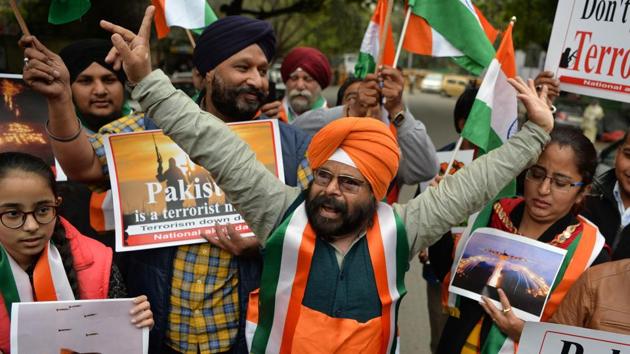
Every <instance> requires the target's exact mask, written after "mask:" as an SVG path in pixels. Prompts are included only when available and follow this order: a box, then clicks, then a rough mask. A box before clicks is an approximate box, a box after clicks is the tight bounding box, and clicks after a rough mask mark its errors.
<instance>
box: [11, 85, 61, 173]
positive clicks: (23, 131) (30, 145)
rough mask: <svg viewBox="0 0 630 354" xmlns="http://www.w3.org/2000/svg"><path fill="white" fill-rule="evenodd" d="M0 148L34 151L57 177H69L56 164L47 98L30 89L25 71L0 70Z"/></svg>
mask: <svg viewBox="0 0 630 354" xmlns="http://www.w3.org/2000/svg"><path fill="white" fill-rule="evenodd" d="M0 91H2V96H3V103H2V105H1V107H0V152H5V151H20V152H25V153H28V154H31V155H35V156H37V157H39V158H41V159H42V160H44V161H45V162H46V163H47V164H49V165H50V166H51V167H53V166H56V168H57V171H58V172H59V173H58V174H57V179H58V180H65V179H66V177H65V175H64V174H63V172H62V171H61V169H60V168H59V167H58V165H56V162H55V157H54V155H53V152H52V148H51V147H50V140H49V138H48V134H46V130H45V128H44V127H45V125H46V120H47V119H48V103H47V102H46V98H45V97H44V96H42V95H40V94H39V93H37V92H35V91H33V90H31V89H30V88H29V87H28V85H26V83H25V82H24V80H22V75H15V74H0Z"/></svg>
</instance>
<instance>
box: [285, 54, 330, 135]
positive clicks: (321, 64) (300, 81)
mask: <svg viewBox="0 0 630 354" xmlns="http://www.w3.org/2000/svg"><path fill="white" fill-rule="evenodd" d="M280 72H281V74H282V81H284V84H285V85H286V90H287V91H286V94H285V96H284V98H283V100H282V108H281V109H280V113H279V117H280V119H282V120H283V121H285V122H287V123H291V122H293V119H295V118H296V117H297V116H299V115H300V114H302V113H304V112H307V111H310V110H311V109H317V108H322V107H326V106H327V102H326V99H325V98H324V96H322V90H323V89H325V88H326V87H328V85H329V84H330V79H331V77H332V72H331V71H330V63H329V62H328V59H327V58H326V56H325V55H324V54H323V53H322V52H320V51H319V50H317V49H315V48H309V47H300V48H295V49H293V50H291V51H290V52H289V54H287V56H286V57H285V58H284V60H283V61H282V67H281V68H280Z"/></svg>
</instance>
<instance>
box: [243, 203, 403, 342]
mask: <svg viewBox="0 0 630 354" xmlns="http://www.w3.org/2000/svg"><path fill="white" fill-rule="evenodd" d="M365 237H366V238H367V244H368V249H369V253H370V260H371V262H372V267H373V270H374V278H375V281H376V288H377V291H378V294H379V298H380V300H381V306H382V311H381V317H380V329H381V333H382V340H381V341H379V342H380V343H381V347H380V348H374V352H375V353H396V352H398V351H399V345H398V328H397V319H398V307H399V304H400V300H401V299H402V297H403V296H404V295H405V293H406V292H407V291H406V289H405V286H404V275H405V272H406V271H407V270H408V268H409V245H408V242H407V236H406V233H405V229H404V225H403V223H402V222H401V220H400V219H399V218H398V216H397V215H396V214H395V213H394V210H393V209H392V208H391V207H390V206H389V205H387V204H385V203H379V206H378V210H377V213H376V215H375V219H374V226H373V227H372V228H371V229H370V230H368V232H367V235H366V236H365ZM315 238H316V236H315V233H314V231H313V229H312V228H311V226H310V225H309V224H308V219H307V216H306V210H305V204H304V203H302V204H300V205H299V206H298V207H297V208H296V210H295V211H294V212H293V213H292V214H291V215H289V216H288V217H287V218H286V219H285V221H284V222H283V223H282V224H281V225H280V227H279V228H278V229H277V230H276V231H275V232H274V233H273V234H272V235H271V236H270V238H269V239H268V241H267V244H266V245H265V252H264V257H265V258H264V264H265V266H264V269H263V274H262V280H261V284H262V285H261V288H260V300H259V301H258V302H255V301H254V302H251V301H250V306H249V309H248V316H247V326H246V333H247V335H246V336H247V341H248V346H249V349H250V352H252V353H289V352H291V349H292V348H293V347H294V346H295V343H293V337H294V334H295V329H296V327H297V326H298V322H299V321H300V313H302V312H303V309H302V300H303V298H304V291H305V289H306V283H307V280H308V275H309V271H310V267H311V260H312V256H313V252H314V250H315V241H316V239H315ZM256 305H258V306H256ZM301 325H303V324H301ZM309 325H316V324H309Z"/></svg>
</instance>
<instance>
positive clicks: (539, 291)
mask: <svg viewBox="0 0 630 354" xmlns="http://www.w3.org/2000/svg"><path fill="white" fill-rule="evenodd" d="M565 255H566V250H564V249H561V248H558V247H555V246H551V245H549V244H546V243H543V242H539V241H536V240H532V239H530V238H527V237H523V236H519V235H514V234H510V233H507V232H504V231H501V230H497V229H493V228H485V227H484V228H478V229H476V230H475V231H474V232H473V233H472V235H470V237H469V238H468V239H467V240H466V245H465V246H464V250H463V252H462V255H461V257H459V259H458V260H457V268H456V271H455V272H454V274H453V276H452V278H451V283H450V285H449V289H448V290H449V291H450V292H453V293H455V294H457V295H461V296H465V297H467V298H470V299H473V300H476V301H481V296H482V295H483V296H485V297H487V298H488V299H490V301H492V303H493V304H494V305H495V306H496V307H497V308H499V309H500V308H501V307H502V306H501V303H500V301H499V293H498V289H499V288H500V289H502V290H503V291H504V292H505V295H506V296H507V298H508V300H509V301H510V305H511V306H512V309H513V310H514V313H515V314H516V315H517V316H518V317H519V318H520V319H522V320H525V321H539V320H540V317H541V316H542V313H543V309H544V307H545V304H546V303H547V299H548V298H549V294H550V293H551V288H552V285H553V284H554V281H555V279H556V277H557V275H558V271H559V270H560V267H561V265H562V262H563V260H564V257H565Z"/></svg>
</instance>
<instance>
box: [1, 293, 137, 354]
mask: <svg viewBox="0 0 630 354" xmlns="http://www.w3.org/2000/svg"><path fill="white" fill-rule="evenodd" d="M133 306H134V304H133V299H112V300H78V301H42V302H19V303H13V306H12V307H11V353H12V354H33V353H37V354H60V353H64V354H65V353H99V354H119V353H147V352H148V348H149V346H148V345H149V329H148V328H146V327H144V328H142V329H139V328H137V327H136V326H135V325H134V324H132V323H131V315H130V314H129V311H130V310H131V309H132V308H133Z"/></svg>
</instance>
